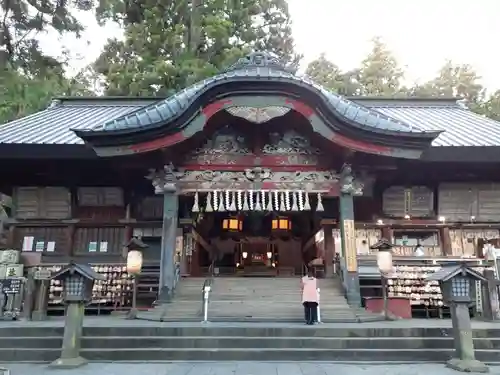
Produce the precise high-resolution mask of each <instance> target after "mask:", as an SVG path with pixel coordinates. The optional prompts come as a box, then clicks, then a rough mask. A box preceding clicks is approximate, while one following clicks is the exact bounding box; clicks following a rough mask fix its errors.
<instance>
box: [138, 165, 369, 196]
mask: <svg viewBox="0 0 500 375" xmlns="http://www.w3.org/2000/svg"><path fill="white" fill-rule="evenodd" d="M149 172H150V173H149V174H148V175H147V176H146V178H148V179H149V180H151V182H152V184H153V186H154V188H155V192H156V193H163V192H179V193H188V192H195V191H213V190H259V189H264V190H266V189H269V190H301V191H307V192H311V193H312V192H331V191H332V190H333V189H334V187H335V186H339V189H340V192H341V193H344V194H352V195H354V196H359V195H363V193H364V192H363V190H364V188H365V181H366V182H367V183H368V184H370V181H371V179H370V178H369V176H363V177H362V178H357V177H356V176H355V175H354V174H353V172H352V167H351V165H349V164H344V166H343V167H342V170H341V172H340V173H336V172H335V171H295V172H282V171H273V170H271V169H269V168H260V167H255V168H248V169H245V170H244V171H216V170H202V171H194V170H185V169H176V168H175V167H174V166H173V165H172V164H168V165H166V166H164V168H163V169H161V170H154V169H150V171H149Z"/></svg>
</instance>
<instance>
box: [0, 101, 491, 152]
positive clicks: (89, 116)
mask: <svg viewBox="0 0 500 375" xmlns="http://www.w3.org/2000/svg"><path fill="white" fill-rule="evenodd" d="M351 100H353V101H355V102H358V103H361V104H363V105H364V106H365V107H369V108H371V109H373V110H375V111H377V112H380V113H384V114H386V115H390V116H392V117H394V118H397V119H400V120H402V121H405V122H407V123H411V124H412V125H413V126H414V127H415V128H417V129H418V130H424V131H428V130H436V129H437V130H444V132H443V133H442V134H441V135H439V137H438V138H437V139H436V140H435V141H434V142H433V146H500V123H499V122H497V121H493V120H491V119H488V118H485V117H483V116H480V115H477V114H475V113H473V112H471V111H468V110H465V109H463V108H461V107H460V106H459V105H457V104H456V103H455V101H452V100H429V101H422V100H413V99H408V100H392V99H384V100H382V99H372V98H368V99H367V98H351ZM154 102H156V100H154V99H137V98H134V99H127V98H105V99H104V98H68V99H62V100H60V103H59V104H58V105H56V106H54V107H53V108H50V109H46V110H44V111H41V112H38V113H35V114H33V115H31V116H28V117H25V118H22V119H19V120H16V121H12V122H10V123H7V124H4V125H0V143H18V144H19V143H28V144H29V143H31V144H83V141H82V140H81V139H80V138H78V137H77V136H76V135H75V134H74V133H73V131H72V130H71V129H97V128H99V127H100V126H102V124H103V123H105V122H106V121H110V120H113V119H115V118H117V117H120V116H122V115H124V114H127V113H131V112H133V111H136V110H138V109H141V108H143V107H144V106H146V105H149V104H151V103H154Z"/></svg>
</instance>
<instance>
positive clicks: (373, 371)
mask: <svg viewBox="0 0 500 375" xmlns="http://www.w3.org/2000/svg"><path fill="white" fill-rule="evenodd" d="M3 367H6V368H8V369H9V370H10V375H49V374H50V375H54V374H56V375H101V374H103V375H104V374H105V375H137V374H141V373H142V374H147V375H428V374H432V375H457V374H459V373H458V372H455V371H453V370H450V369H447V368H445V367H444V365H441V364H418V365H413V364H404V365H359V364H356V365H354V364H352V365H351V364H336V363H300V364H298V363H260V362H212V363H165V364H163V363H162V364H160V363H156V364H155V363H149V364H130V363H129V364H127V363H121V364H111V363H109V364H108V363H102V364H99V363H92V364H90V365H87V366H86V367H83V368H80V369H75V370H52V369H49V368H47V366H45V365H25V364H22V365H21V364H20V365H8V366H3ZM490 371H491V374H493V375H500V367H491V368H490Z"/></svg>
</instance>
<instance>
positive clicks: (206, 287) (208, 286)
mask: <svg viewBox="0 0 500 375" xmlns="http://www.w3.org/2000/svg"><path fill="white" fill-rule="evenodd" d="M214 267H215V260H213V261H212V263H211V264H210V267H208V277H207V278H206V279H205V281H204V282H203V287H202V289H201V298H202V300H201V301H202V311H203V321H202V323H208V302H209V300H210V292H211V291H212V285H213V281H214Z"/></svg>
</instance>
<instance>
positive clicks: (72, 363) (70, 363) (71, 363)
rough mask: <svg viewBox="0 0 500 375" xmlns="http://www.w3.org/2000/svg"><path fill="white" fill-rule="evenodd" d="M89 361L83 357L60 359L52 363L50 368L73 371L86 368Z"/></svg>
mask: <svg viewBox="0 0 500 375" xmlns="http://www.w3.org/2000/svg"><path fill="white" fill-rule="evenodd" d="M87 363H88V361H87V360H86V359H85V358H83V357H76V358H59V359H56V360H55V361H54V362H52V363H51V364H50V365H49V367H50V368H53V369H72V368H78V367H82V366H85V365H86V364H87Z"/></svg>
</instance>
